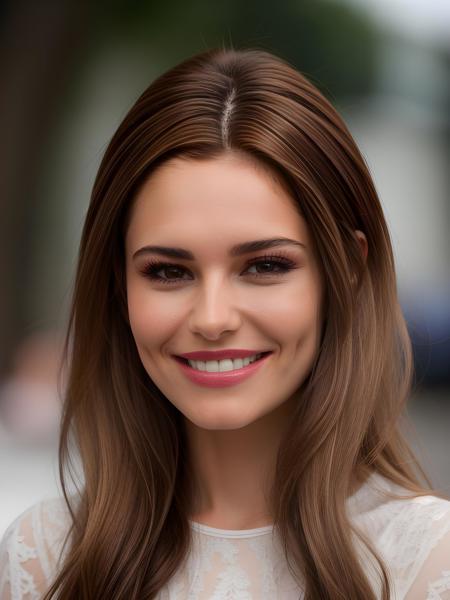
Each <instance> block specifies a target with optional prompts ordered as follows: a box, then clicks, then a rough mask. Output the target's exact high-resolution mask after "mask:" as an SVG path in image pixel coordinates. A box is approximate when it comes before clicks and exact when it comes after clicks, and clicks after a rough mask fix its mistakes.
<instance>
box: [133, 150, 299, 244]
mask: <svg viewBox="0 0 450 600" xmlns="http://www.w3.org/2000/svg"><path fill="white" fill-rule="evenodd" d="M274 235H279V236H281V235H282V236H287V237H293V238H294V239H299V240H300V241H303V242H306V241H307V237H308V231H307V227H306V223H305V221H304V219H303V218H302V217H301V215H300V213H299V208H298V207H297V205H296V203H295V201H294V200H293V198H292V197H291V196H290V194H289V192H288V190H287V188H286V186H284V185H282V184H281V182H279V181H278V180H277V178H276V177H275V175H274V174H273V173H271V172H270V171H268V169H267V168H266V167H264V166H261V165H259V164H256V163H254V162H253V161H250V160H248V159H243V158H242V157H236V156H223V157H218V158H214V159H207V160H191V159H189V160H186V159H180V158H176V159H172V160H170V161H168V162H166V163H164V164H163V165H161V166H160V167H159V168H158V169H157V170H156V171H155V172H154V173H152V174H151V175H150V177H149V178H148V179H147V180H146V181H145V183H144V184H143V186H142V187H141V188H140V190H139V192H138V194H137V196H136V198H135V201H134V205H133V207H132V209H131V214H130V219H129V227H128V231H127V245H130V244H131V245H132V246H133V248H134V247H135V246H136V245H139V244H140V243H142V244H145V243H148V241H149V238H151V240H152V241H158V242H163V241H164V242H169V241H177V243H178V242H180V240H183V239H186V243H187V242H189V243H190V244H191V245H192V244H193V242H198V243H200V242H201V241H205V242H207V243H209V244H210V245H212V246H219V245H220V244H221V243H224V244H226V245H228V243H229V244H230V245H232V243H233V242H234V243H239V242H241V241H245V240H247V239H257V238H262V237H266V236H267V237H271V236H274ZM134 249H135V248H134ZM132 250H133V249H132Z"/></svg>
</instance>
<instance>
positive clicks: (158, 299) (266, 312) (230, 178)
mask: <svg viewBox="0 0 450 600" xmlns="http://www.w3.org/2000/svg"><path fill="white" fill-rule="evenodd" d="M275 237H287V238H290V239H293V240H297V241H299V242H301V243H302V244H304V246H305V247H304V248H301V247H298V246H293V245H292V246H283V247H278V248H272V249H269V250H262V251H257V252H252V253H250V254H247V255H243V256H239V257H232V256H230V255H229V249H230V247H231V246H233V245H234V244H237V243H241V242H246V241H250V240H257V239H263V238H275ZM147 245H161V246H176V247H181V248H184V249H186V250H190V251H191V252H192V253H193V254H194V256H195V260H192V261H189V260H185V259H184V260H180V259H171V258H167V257H164V256H159V255H157V254H155V253H151V254H149V253H143V254H140V255H138V256H136V257H133V255H134V254H135V253H136V252H137V251H138V250H139V249H141V248H142V247H144V246H147ZM125 248H126V282H127V302H128V314H129V321H130V326H131V330H132V333H133V336H134V339H135V342H136V346H137V349H138V352H139V356H140V358H141V360H142V363H143V365H144V367H145V369H146V371H147V372H148V374H149V376H150V377H151V378H152V380H153V381H154V382H155V383H156V385H157V386H158V387H159V389H160V390H161V391H162V392H163V394H164V395H165V396H166V398H167V399H168V400H169V401H170V402H171V403H172V404H173V405H175V406H176V408H177V409H178V410H179V411H180V412H181V413H182V414H183V415H184V417H185V424H186V430H187V434H188V441H189V445H190V454H191V457H192V461H193V469H194V472H195V473H196V474H197V478H198V481H197V487H198V499H197V503H196V508H195V511H194V514H192V519H194V520H196V521H198V522H202V523H205V524H209V525H211V526H214V527H220V528H224V529H246V528H251V527H259V526H261V525H264V524H268V523H270V522H271V518H270V514H269V511H268V507H267V503H266V492H267V490H268V485H269V482H270V479H271V473H273V467H274V461H275V458H276V452H277V449H278V445H279V441H280V439H281V437H282V435H283V432H284V430H285V427H286V425H287V423H288V422H289V419H290V418H291V415H292V411H293V408H294V406H295V403H296V402H298V401H299V399H298V397H296V396H294V395H293V394H294V393H295V391H296V390H297V389H298V387H299V385H300V384H301V383H302V382H303V381H304V379H305V377H306V376H307V375H308V373H309V372H310V370H311V367H312V364H313V361H314V358H315V356H316V353H317V350H318V344H319V338H320V329H321V319H322V316H321V304H322V296H323V290H322V282H321V276H320V270H319V267H318V262H317V258H316V256H315V254H314V249H313V244H312V240H311V239H310V236H309V232H308V228H307V226H306V223H305V221H304V219H303V218H302V217H301V216H300V214H299V212H298V209H297V208H296V206H295V204H294V201H293V200H292V199H291V198H290V196H289V194H288V192H287V190H286V189H285V188H284V187H283V186H282V185H280V184H278V183H277V181H276V179H275V178H274V177H273V176H272V175H271V174H270V173H268V172H267V171H266V170H264V169H262V168H261V167H260V166H258V165H255V164H254V163H252V162H251V161H250V160H248V159H244V158H243V157H241V156H236V155H233V154H231V153H230V154H227V155H224V156H221V157H220V158H215V159H210V160H207V161H195V160H183V159H173V160H171V161H169V162H167V163H165V164H163V165H162V166H161V167H160V168H159V169H157V170H156V171H155V172H154V173H153V174H152V175H151V176H150V178H149V179H148V180H147V181H146V182H145V183H144V185H143V186H142V188H141V189H140V191H139V193H138V195H137V198H136V199H135V202H134V205H133V207H132V211H131V215H130V221H129V226H128V229H127V232H126V240H125ZM268 256H282V257H286V258H288V259H290V260H291V261H292V263H293V266H294V267H295V268H293V269H292V270H290V271H288V272H286V273H283V274H278V272H277V271H278V270H279V267H278V265H277V264H273V263H272V264H273V267H272V269H271V270H272V272H267V268H266V270H265V271H264V270H263V269H262V268H261V267H264V263H265V261H264V257H268ZM256 258H259V259H262V260H263V264H262V265H261V263H260V266H259V267H258V266H257V265H256V266H255V265H249V262H250V261H253V260H254V259H256ZM149 260H153V261H155V260H158V261H161V262H164V263H170V264H171V265H176V266H177V269H176V270H175V271H174V270H170V269H169V271H168V270H167V269H159V270H157V272H158V274H159V275H160V276H162V277H164V278H166V279H170V278H172V281H173V278H174V277H176V278H177V279H176V281H175V283H169V284H165V283H161V282H157V281H154V280H152V279H150V278H149V277H148V275H146V274H145V271H144V270H145V269H146V266H147V265H148V262H149ZM265 260H266V261H267V258H266V259H265ZM266 267H267V265H266ZM258 273H259V276H257V275H258ZM225 348H241V349H255V350H257V351H266V350H271V351H272V352H273V354H272V355H271V356H270V358H269V359H268V360H267V361H266V364H265V365H263V366H262V368H260V369H259V371H258V372H257V373H256V374H254V375H253V376H252V377H250V378H249V379H247V380H245V381H243V382H241V383H239V384H237V385H234V386H230V387H223V388H207V387H203V386H200V385H198V384H195V383H192V382H191V381H190V380H189V379H187V378H186V376H185V375H184V373H183V372H182V370H181V369H180V367H179V365H178V364H177V362H176V361H175V360H174V358H173V357H172V355H173V354H181V353H184V352H190V351H194V350H218V349H225Z"/></svg>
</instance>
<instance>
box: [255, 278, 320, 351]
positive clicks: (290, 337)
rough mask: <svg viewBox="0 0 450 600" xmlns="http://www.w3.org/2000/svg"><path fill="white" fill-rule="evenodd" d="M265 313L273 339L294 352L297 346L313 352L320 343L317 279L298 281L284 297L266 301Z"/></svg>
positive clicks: (273, 296) (277, 296)
mask: <svg viewBox="0 0 450 600" xmlns="http://www.w3.org/2000/svg"><path fill="white" fill-rule="evenodd" d="M264 310H265V313H266V314H267V320H268V322H269V323H270V328H271V331H272V335H273V337H274V339H279V341H280V343H281V344H283V343H284V344H285V345H286V346H287V347H290V348H292V350H295V348H296V346H299V347H302V348H304V350H305V351H308V350H310V351H313V350H314V349H315V348H316V347H317V346H318V343H319V339H320V328H321V288H320V285H319V283H318V281H317V279H316V278H315V277H313V276H307V277H304V278H301V279H299V280H298V281H297V282H296V283H295V285H293V286H291V287H290V288H289V289H286V291H285V293H282V294H281V293H277V291H276V289H275V288H274V293H273V294H272V295H267V296H266V299H265V307H264Z"/></svg>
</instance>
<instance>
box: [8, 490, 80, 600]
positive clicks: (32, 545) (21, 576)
mask: <svg viewBox="0 0 450 600" xmlns="http://www.w3.org/2000/svg"><path fill="white" fill-rule="evenodd" d="M69 528H70V513H69V511H68V509H67V506H66V504H65V501H64V499H63V498H48V499H45V500H41V501H40V502H37V503H36V504H33V505H32V506H30V507H29V508H28V509H27V510H25V511H24V512H22V513H21V514H20V515H18V516H17V517H16V519H15V520H14V521H13V522H12V523H11V524H10V525H9V527H8V528H7V530H6V532H5V534H4V536H3V538H2V540H1V542H0V598H1V599H2V600H22V598H23V599H25V598H27V599H28V598H31V600H38V599H39V598H40V597H41V595H42V593H43V592H44V591H45V590H46V589H47V587H48V586H49V584H50V582H51V579H52V577H53V576H54V574H55V569H56V568H57V565H58V562H59V560H60V559H61V551H62V549H63V548H62V546H63V542H64V539H65V537H66V534H67V533H68V531H69Z"/></svg>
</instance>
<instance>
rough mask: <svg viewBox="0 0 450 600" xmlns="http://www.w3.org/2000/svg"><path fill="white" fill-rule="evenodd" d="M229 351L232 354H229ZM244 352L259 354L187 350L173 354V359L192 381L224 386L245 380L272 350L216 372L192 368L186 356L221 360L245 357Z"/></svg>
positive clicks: (264, 361) (248, 354)
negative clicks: (249, 360)
mask: <svg viewBox="0 0 450 600" xmlns="http://www.w3.org/2000/svg"><path fill="white" fill-rule="evenodd" d="M230 353H233V354H231V355H230ZM212 354H215V356H214V358H213V357H212V356H211V355H212ZM245 354H247V356H253V355H255V354H261V352H258V351H254V350H252V351H242V350H238V351H234V350H228V351H227V350H221V351H217V352H215V353H212V352H189V353H187V354H182V355H181V356H174V359H175V360H176V361H177V363H178V364H179V365H180V368H181V370H182V371H183V373H184V374H185V375H186V377H188V379H190V380H191V381H192V382H193V383H196V384H198V385H203V386H206V387H226V386H230V385H236V384H238V383H241V381H245V380H246V379H247V378H249V377H251V376H252V375H253V374H254V373H256V372H257V371H258V370H259V369H260V368H261V367H262V366H263V365H264V364H265V363H266V361H267V359H268V358H269V356H270V355H271V354H272V352H263V353H262V356H261V357H260V358H259V359H257V360H255V361H254V362H252V363H250V364H248V365H247V366H245V367H242V368H240V369H233V370H232V371H223V372H218V373H211V372H208V371H199V370H198V369H194V368H193V367H191V366H190V365H189V363H188V362H187V358H189V359H191V360H222V359H224V358H245ZM194 355H196V356H200V355H202V357H205V356H208V358H195V357H194ZM218 355H220V358H217V356H218ZM182 357H183V358H182Z"/></svg>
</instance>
